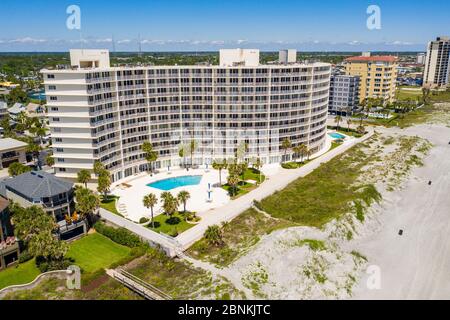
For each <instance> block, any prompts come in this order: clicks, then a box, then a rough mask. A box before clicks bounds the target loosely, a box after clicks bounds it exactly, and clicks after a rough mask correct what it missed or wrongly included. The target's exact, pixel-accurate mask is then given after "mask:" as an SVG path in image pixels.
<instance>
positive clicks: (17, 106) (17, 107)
mask: <svg viewBox="0 0 450 320" xmlns="http://www.w3.org/2000/svg"><path fill="white" fill-rule="evenodd" d="M26 110H27V108H26V107H25V106H24V105H23V104H21V103H18V102H16V103H14V105H13V106H12V107H11V108H9V109H8V113H9V116H10V118H11V120H14V121H17V118H18V117H19V114H20V113H21V112H25V111H26Z"/></svg>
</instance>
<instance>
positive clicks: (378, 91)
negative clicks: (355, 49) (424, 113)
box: [345, 53, 398, 103]
mask: <svg viewBox="0 0 450 320" xmlns="http://www.w3.org/2000/svg"><path fill="white" fill-rule="evenodd" d="M397 61H398V59H397V57H394V56H371V55H370V54H368V53H366V54H365V55H364V56H359V57H350V58H347V59H345V73H346V74H347V75H350V76H359V77H360V86H359V101H360V102H362V101H364V99H366V98H382V99H383V100H384V101H386V102H390V103H391V102H393V101H394V99H395V90H396V80H397V67H398V63H397Z"/></svg>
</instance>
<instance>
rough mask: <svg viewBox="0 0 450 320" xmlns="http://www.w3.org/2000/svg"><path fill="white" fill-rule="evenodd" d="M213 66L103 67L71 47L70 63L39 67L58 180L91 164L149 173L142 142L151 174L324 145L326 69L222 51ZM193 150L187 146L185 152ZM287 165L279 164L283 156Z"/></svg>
mask: <svg viewBox="0 0 450 320" xmlns="http://www.w3.org/2000/svg"><path fill="white" fill-rule="evenodd" d="M220 56H221V61H220V64H219V65H201V66H200V65H199V66H121V67H110V64H109V54H108V51H107V50H72V51H71V65H72V66H71V67H70V68H67V69H59V70H42V73H43V76H44V79H45V90H46V95H47V101H48V116H49V121H50V128H51V137H52V146H53V151H54V158H55V169H56V175H57V176H60V177H66V178H76V174H77V172H78V171H79V170H80V169H92V168H93V164H94V161H95V160H99V161H101V162H102V163H103V164H104V165H105V166H106V168H107V169H108V170H109V171H110V173H111V176H112V179H113V181H118V180H120V179H124V178H126V177H129V176H131V175H134V174H136V173H139V172H142V171H144V170H147V168H148V164H147V162H146V160H145V154H144V153H143V151H142V149H141V146H142V143H143V142H144V141H150V142H151V143H152V144H153V146H154V149H155V150H156V151H157V152H158V160H157V161H156V163H155V167H156V168H168V167H173V166H178V165H180V164H181V163H182V162H183V161H190V158H191V155H190V154H189V155H188V156H187V157H186V158H187V159H183V158H182V157H180V153H179V150H180V148H181V147H182V146H185V145H186V144H188V145H190V142H191V141H192V140H195V141H196V143H195V144H194V145H195V149H193V150H192V151H193V154H192V158H193V163H194V164H196V165H206V164H211V163H212V161H213V160H214V159H227V160H228V159H230V158H233V157H235V155H236V153H237V150H242V148H241V146H243V145H244V146H245V148H243V150H244V151H243V154H241V156H243V157H244V158H246V159H254V158H255V157H259V158H260V159H261V160H262V162H263V163H276V162H280V161H282V157H283V154H284V152H283V151H282V150H280V148H281V145H282V142H283V141H284V140H285V139H289V140H290V141H291V143H292V145H293V146H295V145H298V144H306V145H307V146H308V147H309V149H310V150H311V151H312V152H317V151H319V150H321V149H322V148H323V147H324V146H325V140H326V119H327V106H328V95H329V85H330V72H331V66H330V65H329V64H326V63H313V64H302V63H292V64H289V65H283V64H278V65H260V64H259V51H258V50H242V49H236V50H225V51H223V52H221V55H220ZM189 152H190V150H189ZM284 160H286V159H284Z"/></svg>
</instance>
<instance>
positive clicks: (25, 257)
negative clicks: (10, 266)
mask: <svg viewBox="0 0 450 320" xmlns="http://www.w3.org/2000/svg"><path fill="white" fill-rule="evenodd" d="M31 259H33V255H32V254H31V253H29V252H28V250H24V251H22V252H21V253H20V256H19V263H24V262H27V261H29V260H31Z"/></svg>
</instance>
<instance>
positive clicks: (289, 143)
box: [281, 138, 292, 161]
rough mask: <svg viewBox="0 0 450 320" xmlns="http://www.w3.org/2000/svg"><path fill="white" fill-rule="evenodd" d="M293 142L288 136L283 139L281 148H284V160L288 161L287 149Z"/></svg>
mask: <svg viewBox="0 0 450 320" xmlns="http://www.w3.org/2000/svg"><path fill="white" fill-rule="evenodd" d="M291 146H292V143H291V140H289V139H288V138H286V139H284V140H283V143H282V144H281V149H282V150H284V160H285V161H286V154H287V151H288V150H289V149H290V148H291Z"/></svg>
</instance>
